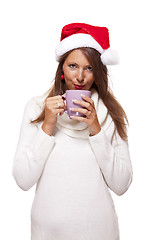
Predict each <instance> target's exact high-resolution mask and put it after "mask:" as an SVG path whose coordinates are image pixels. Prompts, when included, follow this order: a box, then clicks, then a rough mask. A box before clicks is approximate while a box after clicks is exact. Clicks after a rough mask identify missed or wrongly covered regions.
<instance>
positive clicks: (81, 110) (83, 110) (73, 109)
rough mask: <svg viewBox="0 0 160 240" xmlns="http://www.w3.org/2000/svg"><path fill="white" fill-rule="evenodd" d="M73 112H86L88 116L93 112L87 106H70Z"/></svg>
mask: <svg viewBox="0 0 160 240" xmlns="http://www.w3.org/2000/svg"><path fill="white" fill-rule="evenodd" d="M70 110H71V111H72V112H79V113H82V114H84V115H85V116H86V117H87V118H90V117H91V114H92V112H91V111H90V110H88V109H86V108H70Z"/></svg>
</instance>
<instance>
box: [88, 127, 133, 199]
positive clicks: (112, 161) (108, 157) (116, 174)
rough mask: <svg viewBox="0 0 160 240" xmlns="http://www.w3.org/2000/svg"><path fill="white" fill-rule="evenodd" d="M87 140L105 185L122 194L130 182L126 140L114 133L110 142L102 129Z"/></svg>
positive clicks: (130, 174) (130, 168)
mask: <svg viewBox="0 0 160 240" xmlns="http://www.w3.org/2000/svg"><path fill="white" fill-rule="evenodd" d="M112 128H113V126H112ZM89 142H90V145H91V148H92V150H93V152H94V154H95V157H96V160H97V163H98V165H99V168H100V170H101V172H102V175H103V178H104V180H105V182H106V184H107V186H108V187H109V188H110V189H111V190H112V191H113V192H114V193H116V194H117V195H119V196H120V195H122V194H123V193H125V192H126V191H127V189H128V188H129V185H130V184H131V182H132V165H131V160H130V154H129V147H128V142H126V141H123V140H122V138H121V137H120V136H119V135H118V134H116V135H115V136H114V138H113V141H112V143H111V139H110V137H109V135H107V131H104V130H103V129H101V131H100V132H99V133H98V134H97V135H94V136H91V137H89Z"/></svg>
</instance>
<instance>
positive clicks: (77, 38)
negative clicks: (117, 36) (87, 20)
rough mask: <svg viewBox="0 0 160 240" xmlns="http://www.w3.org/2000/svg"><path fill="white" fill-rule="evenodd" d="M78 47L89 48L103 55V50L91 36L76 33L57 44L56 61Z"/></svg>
mask: <svg viewBox="0 0 160 240" xmlns="http://www.w3.org/2000/svg"><path fill="white" fill-rule="evenodd" d="M79 47H91V48H94V49H96V50H97V51H98V52H100V53H101V54H102V53H103V48H102V47H101V45H100V44H99V43H98V42H97V41H96V40H95V39H94V38H93V37H92V36H91V35H89V34H85V33H77V34H73V35H71V36H69V37H66V38H65V39H63V40H62V41H61V42H60V43H59V44H58V46H57V47H56V50H55V54H56V60H57V61H59V59H60V57H61V56H62V55H63V54H65V53H66V52H68V51H70V50H72V49H75V48H79Z"/></svg>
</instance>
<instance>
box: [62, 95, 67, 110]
mask: <svg viewBox="0 0 160 240" xmlns="http://www.w3.org/2000/svg"><path fill="white" fill-rule="evenodd" d="M62 98H63V99H64V100H66V93H64V94H63V95H62ZM64 112H65V113H67V114H68V111H67V110H65V111H64Z"/></svg>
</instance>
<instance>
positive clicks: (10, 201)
mask: <svg viewBox="0 0 160 240" xmlns="http://www.w3.org/2000/svg"><path fill="white" fill-rule="evenodd" d="M70 22H86V23H89V24H93V25H99V26H106V27H108V28H109V30H110V42H111V47H112V48H116V49H117V50H118V51H119V55H120V59H121V62H120V64H119V65H118V66H113V67H110V75H111V82H112V88H113V91H114V94H115V95H116V97H117V98H118V100H119V102H120V103H121V104H122V106H123V107H124V109H125V111H126V113H127V115H128V118H129V122H130V128H129V145H130V153H131V159H132V164H133V169H134V178H133V183H132V185H131V187H130V189H129V190H128V192H126V193H125V194H124V195H123V196H121V197H117V196H116V195H115V194H112V196H113V198H114V201H115V206H116V210H117V214H118V217H119V225H120V233H121V240H135V239H136V240H139V239H145V240H151V239H160V230H159V216H160V207H159V205H160V174H159V171H160V163H159V162H160V159H159V158H160V157H159V156H160V155H159V148H160V141H159V134H160V124H159V123H160V116H159V115H160V114H159V102H160V97H159V96H160V94H159V91H160V88H159V80H160V74H159V59H160V47H159V43H160V33H159V22H160V18H159V5H158V0H157V1H155V0H152V1H147V0H145V1H144V0H141V1H140V0H134V1H129V0H121V1H119V0H117V1H116V0H110V1H108V0H106V1H101V0H99V1H95V2H93V1H86V0H85V1H83V0H81V1H69V0H67V1H58V2H57V3H56V1H54V0H52V1H51V0H45V1H42V0H25V1H24V0H14V1H12V0H5V1H1V2H0V34H1V37H0V80H1V81H0V82H1V83H0V111H1V117H0V121H1V122H0V126H1V128H0V129H1V130H0V137H1V139H2V141H1V160H0V161H1V168H0V195H1V197H0V226H1V231H0V239H4V240H8V239H16V240H22V239H23V240H29V239H30V209H31V204H32V201H33V197H34V191H35V187H33V188H32V189H30V190H29V191H27V192H24V191H22V190H21V189H20V188H18V186H17V185H16V183H15V181H14V179H13V177H12V162H13V159H14V154H15V150H16V146H17V141H18V136H19V131H20V125H21V121H22V116H23V111H24V106H25V104H26V102H27V101H28V100H29V99H30V98H31V97H33V96H36V95H41V94H43V93H44V92H46V91H47V90H48V89H49V87H50V86H51V81H52V80H53V78H54V74H55V70H56V67H57V63H56V61H55V56H54V50H55V47H56V44H57V43H58V42H59V38H60V30H61V28H62V26H63V25H65V24H68V23H70ZM75 240H76V239H75ZM86 240H89V239H86ZM100 240H101V239H100Z"/></svg>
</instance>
